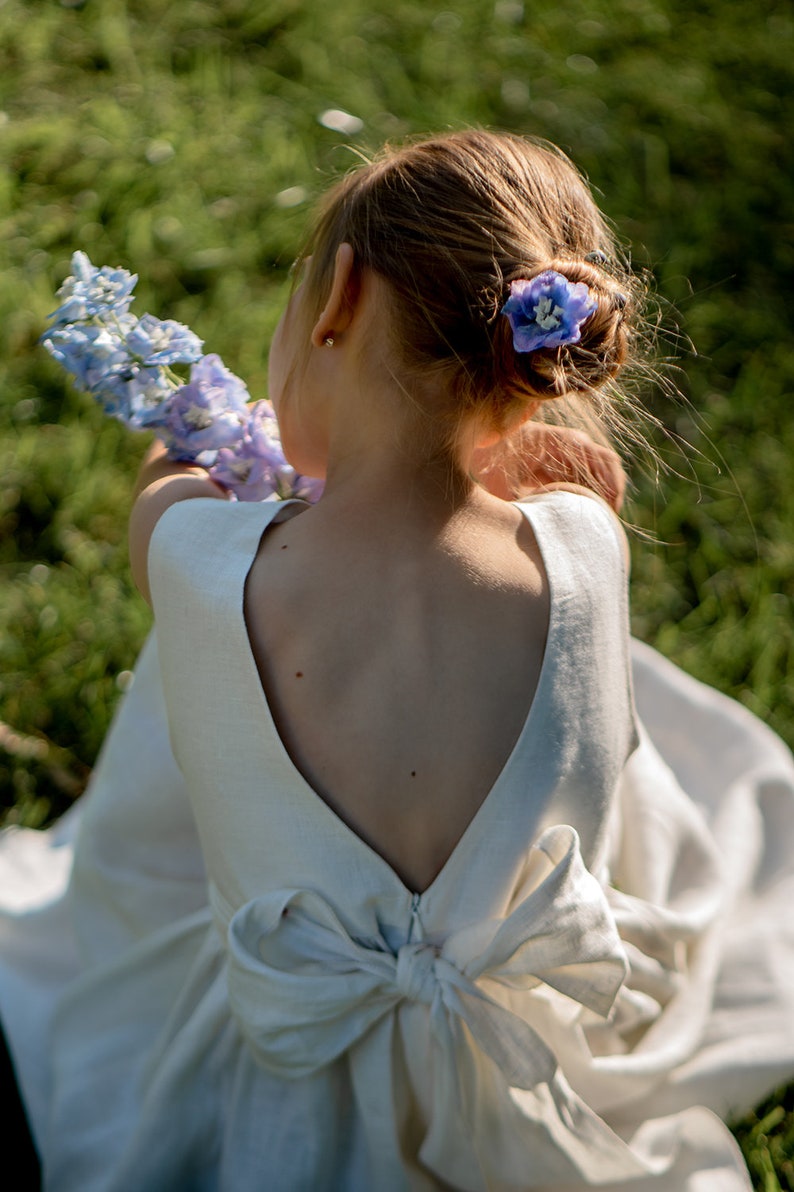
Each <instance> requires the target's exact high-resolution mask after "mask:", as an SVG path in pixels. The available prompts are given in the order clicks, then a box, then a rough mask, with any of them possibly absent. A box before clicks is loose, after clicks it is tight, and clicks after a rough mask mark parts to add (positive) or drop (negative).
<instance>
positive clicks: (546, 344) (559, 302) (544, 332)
mask: <svg viewBox="0 0 794 1192" xmlns="http://www.w3.org/2000/svg"><path fill="white" fill-rule="evenodd" d="M597 309H598V302H597V300H596V299H595V298H594V297H593V295H592V294H591V293H590V290H589V289H588V287H587V286H586V285H585V284H584V282H570V281H568V278H567V277H564V276H563V275H562V274H561V273H555V271H554V270H553V269H547V270H546V271H545V272H544V273H539V274H538V275H537V277H533V278H532V279H531V280H530V281H511V283H510V297H509V298H508V300H507V302H506V303H505V304H504V306H503V307H502V314H503V315H505V316H506V317H507V318H508V319H509V321H510V326H511V327H512V329H513V347H514V348H515V350H516V351H517V352H534V351H537V349H538V348H560V347H564V346H565V345H566V344H576V343H578V342H579V340H580V339H581V337H582V331H581V328H582V324H583V323H585V322H586V321H587V319H589V318H590V316H591V315H592V314H594V313H595V312H596V310H597Z"/></svg>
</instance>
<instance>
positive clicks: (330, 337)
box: [323, 335, 334, 348]
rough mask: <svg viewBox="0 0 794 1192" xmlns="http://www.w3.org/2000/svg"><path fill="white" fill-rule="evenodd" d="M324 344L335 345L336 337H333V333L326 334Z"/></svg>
mask: <svg viewBox="0 0 794 1192" xmlns="http://www.w3.org/2000/svg"><path fill="white" fill-rule="evenodd" d="M323 345H324V346H325V347H326V348H332V347H333V346H334V337H333V335H326V337H325V339H324V340H323Z"/></svg>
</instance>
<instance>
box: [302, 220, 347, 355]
mask: <svg viewBox="0 0 794 1192" xmlns="http://www.w3.org/2000/svg"><path fill="white" fill-rule="evenodd" d="M355 263H356V262H355V257H354V255H353V247H352V245H350V244H347V243H344V244H340V245H339V248H338V249H337V250H336V260H335V261H334V276H333V280H332V282H331V293H330V294H329V295H328V301H327V302H326V304H325V306H324V308H323V310H322V311H321V313H320V317H319V318H318V320H317V322H316V323H315V324H314V328H313V329H312V334H311V342H312V345H313V346H314V347H315V348H321V347H322V346H323V344H324V343H325V341H326V339H327V338H328V337H329V336H331V337H333V336H335V335H339V334H340V332H342V331H345V330H346V329H347V327H348V326H349V324H350V320H351V319H352V317H353V312H354V310H355V306H356V300H357V298H358V292H359V279H358V276H357V271H356V268H355Z"/></svg>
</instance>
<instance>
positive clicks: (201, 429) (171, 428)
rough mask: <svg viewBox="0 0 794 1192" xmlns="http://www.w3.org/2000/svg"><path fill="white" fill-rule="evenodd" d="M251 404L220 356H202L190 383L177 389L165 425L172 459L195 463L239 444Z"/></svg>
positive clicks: (243, 387) (239, 383) (246, 392)
mask: <svg viewBox="0 0 794 1192" xmlns="http://www.w3.org/2000/svg"><path fill="white" fill-rule="evenodd" d="M247 400H248V390H247V389H246V387H245V385H244V384H243V382H242V381H241V380H240V378H239V377H236V376H235V375H234V373H231V372H229V370H228V368H226V366H225V365H224V363H223V361H222V360H221V358H220V356H216V355H209V356H202V358H201V359H200V360H198V361H197V362H196V363H195V364H194V365H193V367H192V368H191V370H190V381H189V383H188V384H187V385H182V386H181V388H179V389H177V390H176V392H175V393H174V395H173V397H172V398H171V401H170V403H169V408H168V413H167V417H166V420H165V424H164V425H165V429H166V431H167V432H168V441H169V449H168V454H169V456H170V458H171V459H174V460H179V459H183V460H195V459H196V457H197V456H199V455H203V454H204V453H206V452H215V451H218V450H219V448H221V447H230V446H231V445H232V444H233V443H237V442H239V441H240V439H242V437H243V427H244V425H245V422H246V418H247V412H246V401H247ZM205 458H206V457H205Z"/></svg>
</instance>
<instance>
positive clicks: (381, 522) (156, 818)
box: [0, 132, 794, 1192]
mask: <svg viewBox="0 0 794 1192" xmlns="http://www.w3.org/2000/svg"><path fill="white" fill-rule="evenodd" d="M637 304H638V299H637V297H636V287H635V285H634V283H633V282H632V280H631V278H630V277H629V276H627V274H626V273H625V271H624V270H622V269H621V267H620V265H619V264H618V261H617V258H616V252H615V247H614V244H613V242H612V240H611V238H610V236H609V234H608V232H607V230H606V227H605V224H604V222H603V220H602V218H601V216H600V215H599V213H598V211H597V209H596V208H595V206H594V204H593V201H592V198H591V196H590V194H589V192H588V190H587V188H586V186H585V185H584V183H583V182H582V180H581V179H580V177H579V176H578V175H577V173H576V172H575V170H574V168H573V167H572V166H571V165H570V163H569V162H568V161H567V160H566V159H565V158H564V157H563V156H562V155H561V154H559V153H558V152H556V151H554V150H552V149H551V148H549V147H546V146H543V145H538V144H535V143H532V142H529V141H525V140H521V139H518V138H513V137H508V136H499V135H495V134H486V133H479V132H469V133H460V134H454V135H450V136H446V137H441V138H438V139H434V140H429V141H426V142H424V143H421V144H417V145H413V146H409V147H407V148H404V149H401V150H398V151H396V152H390V153H386V154H384V155H383V156H382V157H381V158H380V159H378V160H377V161H376V162H374V163H373V164H371V165H368V166H365V167H363V168H362V169H360V170H358V171H357V172H356V173H354V174H352V175H351V176H349V177H348V178H346V179H345V180H344V181H343V182H341V183H340V184H339V185H338V186H337V187H336V188H335V189H334V190H333V191H332V192H331V193H330V195H329V196H328V198H327V200H326V202H325V204H324V206H323V209H322V211H321V214H320V217H319V220H318V223H317V225H316V228H315V231H314V234H313V236H312V238H311V241H310V245H309V249H308V252H307V255H306V256H305V258H304V260H303V277H302V280H301V281H300V284H299V285H298V286H297V287H296V289H295V290H294V292H293V295H292V297H291V299H290V301H289V304H288V306H287V309H286V311H285V313H284V315H283V317H282V320H281V322H280V324H279V327H278V329H277V331H276V334H275V337H274V340H273V343H272V346H271V353H270V396H271V398H272V401H273V403H274V406H275V409H276V411H277V415H278V420H279V425H280V430H281V435H282V440H283V444H284V449H285V452H286V454H287V457H288V459H289V460H290V462H291V463H292V464H293V465H294V467H295V468H296V469H297V470H298V471H299V472H300V473H302V474H305V475H309V476H316V477H324V478H325V491H324V494H323V496H322V498H321V499H320V500H319V502H318V503H317V504H315V505H312V506H309V505H307V504H306V503H304V502H302V501H290V502H285V503H282V504H279V503H276V502H265V503H262V504H239V503H232V502H229V501H228V500H227V494H226V493H225V492H224V491H223V490H222V489H221V488H220V487H218V486H217V485H216V484H215V483H214V482H213V481H212V480H210V479H209V478H208V476H207V475H206V473H204V472H202V470H201V469H199V468H191V467H186V466H184V465H174V464H171V463H169V462H168V461H167V460H165V459H164V458H163V455H162V453H159V452H153V453H152V455H151V456H150V458H149V460H148V462H147V463H146V465H145V466H144V469H143V472H142V475H141V477H140V480H139V496H138V500H137V503H136V505H135V509H134V512H133V517H132V524H131V528H130V542H131V558H132V566H133V571H134V574H135V577H136V580H137V582H138V584H139V586H140V589H141V591H142V593H143V594H144V595H145V596H146V598H147V599H149V600H150V601H151V603H152V607H153V609H154V614H155V623H156V635H157V637H156V651H157V655H159V661H158V657H156V656H155V653H154V651H155V643H154V642H152V643H151V645H150V647H149V648H148V649H147V651H146V652H145V654H144V657H143V659H142V661H141V664H140V667H139V671H138V677H137V681H136V684H135V687H134V688H133V690H132V692H131V693H130V695H129V696H128V697H127V700H126V703H125V704H124V706H123V708H122V710H121V712H120V714H119V716H118V718H117V721H116V724H115V727H114V729H113V731H112V732H111V734H110V737H109V740H108V742H107V744H106V747H105V750H104V751H103V755H102V758H101V761H100V763H99V766H98V768H97V772H96V775H95V780H94V784H93V788H92V791H91V793H90V795H89V796H88V798H87V800H86V801H85V804H84V807H83V808H82V809H81V811H77V810H76V811H75V812H74V813H73V814H72V815H71V816H68V817H67V818H66V821H65V822H62V823H61V825H59V826H57V827H56V828H55V829H54V830H52V831H51V832H50V833H49V834H47V835H46V836H41V835H39V836H35V835H32V834H24V833H15V834H12V835H11V836H7V838H6V841H5V850H4V853H3V854H2V861H3V865H4V867H5V869H4V872H5V875H6V881H7V882H11V877H10V876H9V875H11V874H12V873H13V891H14V897H15V898H16V906H15V908H14V909H15V914H11V913H9V914H7V915H6V917H5V918H4V920H3V940H4V946H3V951H2V971H0V999H2V1011H3V1017H4V1022H5V1025H6V1030H7V1033H8V1036H9V1041H10V1045H11V1051H12V1054H13V1056H14V1059H15V1062H16V1066H17V1072H18V1075H19V1079H20V1082H21V1085H22V1089H23V1094H24V1097H25V1101H26V1105H27V1110H28V1114H29V1117H30V1119H31V1124H32V1127H33V1132H34V1135H35V1138H36V1143H37V1147H38V1150H39V1153H40V1154H41V1157H42V1160H43V1167H44V1173H45V1179H46V1185H47V1187H49V1188H51V1189H53V1190H56V1192H69V1190H71V1189H79V1190H80V1192H89V1190H91V1189H96V1190H97V1192H99V1190H102V1192H109V1190H111V1189H112V1190H115V1192H121V1190H124V1192H141V1190H142V1189H146V1192H156V1190H160V1189H161V1190H162V1192H166V1190H168V1192H173V1190H175V1189H178V1190H182V1189H184V1190H186V1192H187V1190H189V1192H194V1190H204V1189H206V1190H210V1189H213V1190H214V1189H225V1190H228V1192H249V1190H250V1192H254V1190H257V1192H259V1190H264V1189H267V1190H268V1192H303V1190H312V1192H316V1190H323V1189H327V1190H329V1192H337V1190H343V1192H347V1190H350V1192H364V1190H367V1192H370V1190H376V1192H391V1190H394V1192H397V1190H400V1192H402V1190H412V1192H413V1190H417V1192H419V1190H430V1189H441V1188H452V1189H462V1190H467V1192H468V1190H472V1192H474V1190H478V1192H479V1190H489V1192H491V1190H499V1192H502V1190H504V1192H507V1190H511V1192H514V1190H515V1192H517V1190H523V1189H541V1188H542V1189H551V1188H555V1189H579V1188H583V1187H589V1186H598V1187H602V1188H609V1189H636V1190H641V1189H649V1190H655V1192H682V1190H689V1192H732V1190H734V1189H737V1190H738V1189H747V1188H749V1186H750V1185H749V1180H748V1176H747V1173H746V1171H745V1169H744V1165H743V1162H742V1159H741V1156H740V1154H739V1152H738V1150H737V1148H736V1146H735V1144H734V1142H733V1140H732V1138H731V1136H730V1134H729V1133H728V1131H727V1129H726V1128H725V1127H724V1126H723V1124H722V1123H721V1122H720V1120H719V1118H718V1117H717V1116H715V1113H714V1112H713V1111H716V1112H717V1113H719V1114H727V1113H729V1112H732V1111H736V1110H739V1109H742V1108H744V1107H746V1106H748V1105H749V1104H751V1103H752V1102H753V1101H754V1100H757V1099H758V1098H759V1097H760V1096H761V1095H762V1094H763V1093H764V1092H765V1091H767V1090H768V1089H769V1088H770V1087H772V1086H773V1085H774V1084H775V1083H776V1081H778V1080H780V1079H782V1078H785V1077H786V1076H788V1075H789V1074H790V1073H791V1071H792V1070H794V1039H793V1038H792V1031H791V1009H792V994H791V989H792V980H791V977H792V975H793V974H792V958H791V957H792V951H791V947H790V944H791V941H790V940H789V941H788V942H789V948H788V951H786V950H785V939H784V936H785V924H786V922H787V919H788V915H787V910H788V906H787V903H788V902H789V900H790V898H791V895H792V892H793V884H792V874H791V862H790V857H791V855H792V852H791V849H790V848H787V842H788V841H789V840H790V836H791V829H790V826H789V825H788V822H787V820H786V816H785V813H786V811H787V810H788V809H789V808H790V805H791V798H792V793H793V792H794V774H793V773H792V765H791V759H790V757H789V755H788V754H787V752H786V750H785V749H784V747H783V746H782V745H780V743H779V742H778V741H777V740H776V738H774V737H773V736H772V735H771V734H769V733H768V732H767V731H766V730H765V729H764V728H763V727H762V726H760V725H758V724H757V722H755V721H754V720H752V718H751V717H750V716H749V715H748V714H747V713H745V712H744V711H743V710H742V709H740V708H738V707H736V706H735V705H732V704H730V702H729V701H727V700H724V699H723V698H722V697H719V696H717V695H716V694H714V693H711V692H708V691H706V690H705V689H703V688H701V687H700V686H699V685H697V684H694V683H693V682H692V681H691V680H688V679H686V678H685V677H684V676H682V675H681V674H680V673H679V672H677V671H675V670H674V668H672V667H670V666H669V665H666V664H664V663H662V662H661V661H660V660H659V659H658V658H657V657H656V656H655V655H653V653H652V652H651V651H647V650H643V649H642V648H640V647H635V648H634V651H633V655H632V653H631V651H630V644H629V637H628V629H627V616H626V547H625V539H624V536H623V533H622V530H621V527H620V525H619V522H618V520H617V518H616V517H615V515H614V513H613V512H612V511H611V509H610V508H609V504H608V502H609V503H611V504H613V505H615V506H617V505H619V503H620V494H621V491H622V489H621V479H620V473H619V471H617V470H616V468H615V465H614V463H613V462H612V461H613V457H612V456H611V455H610V454H609V453H608V452H607V451H606V450H605V449H604V447H603V446H601V445H599V444H600V442H602V441H603V440H601V439H600V438H599V436H601V435H602V434H603V429H602V428H603V427H605V426H606V425H608V417H609V410H610V408H611V407H612V406H613V405H615V404H616V403H617V404H618V409H617V412H616V416H617V417H620V409H619V403H620V401H621V391H620V389H619V387H618V386H619V381H618V378H619V375H620V373H621V370H622V368H623V366H624V365H625V364H626V363H629V362H630V360H631V357H632V353H633V347H634V344H635V342H636V339H637V330H636V322H637V317H638V316H637ZM554 404H559V405H561V406H562V407H564V414H565V417H566V418H567V419H568V420H569V421H571V420H573V419H576V418H579V419H580V423H581V425H583V426H584V427H586V428H588V429H589V432H590V437H584V436H583V435H581V434H580V435H576V434H573V433H571V432H565V431H561V432H554V431H552V430H549V429H548V428H545V429H544V427H543V426H541V425H540V424H538V423H537V421H536V419H537V417H538V416H539V415H540V414H542V413H545V412H546V410H547V407H548V406H549V405H554ZM497 461H501V462H500V463H499V466H497ZM500 469H501V470H500ZM478 478H479V481H481V482H478ZM573 480H578V481H580V483H572V482H571V481H573ZM581 482H583V483H581ZM489 490H490V491H489ZM519 490H521V491H523V492H524V493H525V494H528V495H525V499H523V500H521V501H519V502H517V503H513V502H511V501H510V500H507V499H504V498H506V497H513V496H515V495H517V492H518V491H519ZM593 490H599V491H600V493H601V496H602V497H604V496H605V497H606V498H607V500H606V501H605V500H603V499H601V497H599V496H598V495H596V494H595V493H594V491H593ZM632 671H633V677H634V682H635V685H636V706H635V699H634V697H633V694H632ZM160 682H162V687H161V686H160ZM637 709H638V710H637ZM638 711H639V714H638ZM643 720H644V721H645V723H644V724H643ZM166 721H167V729H166ZM169 737H170V744H169V739H168V738H169ZM657 749H658V750H659V751H661V753H660V752H657ZM171 750H173V754H172V752H171ZM662 755H663V756H664V757H665V758H666V761H665V760H663V757H662ZM174 759H175V761H176V764H175V762H174ZM667 763H669V765H668V764H667ZM671 766H672V768H670V767H671ZM78 817H79V822H78ZM770 826H771V830H769V829H770ZM767 832H768V834H766V833H767ZM199 841H200V847H199ZM72 857H73V858H74V860H73V868H72V869H71V877H69V869H70V864H71V862H72ZM45 872H46V873H47V875H48V884H45V882H44V879H43V876H42V875H43V873H45ZM8 888H9V889H11V888H12V887H11V885H9V887H8ZM11 901H12V898H11V896H9V898H8V902H9V903H10V902H11Z"/></svg>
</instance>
